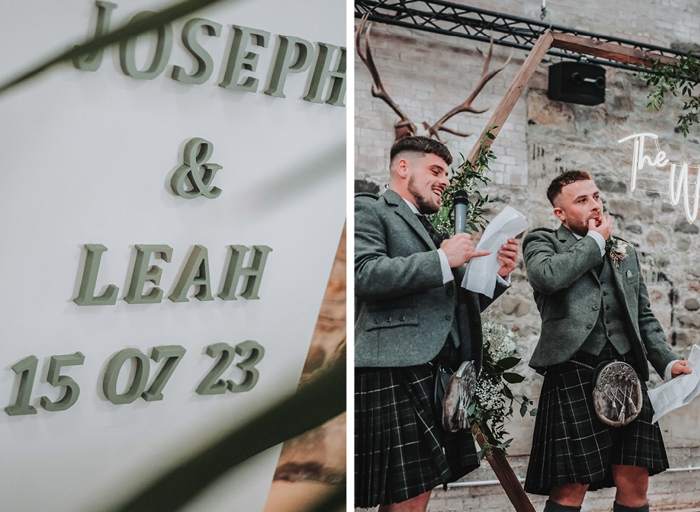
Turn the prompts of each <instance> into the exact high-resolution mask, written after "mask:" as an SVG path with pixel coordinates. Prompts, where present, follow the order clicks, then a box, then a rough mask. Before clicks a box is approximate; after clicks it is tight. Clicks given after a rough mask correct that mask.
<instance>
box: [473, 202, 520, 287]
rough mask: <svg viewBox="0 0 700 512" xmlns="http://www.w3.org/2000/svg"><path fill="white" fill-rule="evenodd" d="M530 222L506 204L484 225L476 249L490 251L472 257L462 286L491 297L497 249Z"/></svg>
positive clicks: (495, 271)
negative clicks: (485, 254)
mask: <svg viewBox="0 0 700 512" xmlns="http://www.w3.org/2000/svg"><path fill="white" fill-rule="evenodd" d="M529 226H530V224H529V223H528V222H527V219H526V218H525V216H524V215H523V214H522V213H520V212H519V211H518V210H516V209H515V208H512V207H510V206H506V207H505V208H503V211H501V213H499V214H498V215H496V218H495V219H493V220H492V221H491V223H490V224H489V225H488V226H487V227H486V230H485V231H484V234H483V236H482V237H481V240H480V241H479V244H478V245H477V246H476V250H477V251H491V254H489V255H488V256H482V257H480V258H474V259H472V260H471V261H470V262H469V265H468V266H467V272H466V273H465V274H464V279H463V280H462V286H463V287H464V288H466V289H467V290H470V291H472V292H476V293H483V294H484V295H486V296H487V297H489V298H493V292H494V290H495V289H496V274H497V273H498V269H499V268H501V264H500V263H499V262H498V254H497V253H498V249H500V247H501V245H503V244H504V243H506V241H507V240H508V239H509V238H514V237H516V236H518V235H519V234H520V233H522V232H523V231H525V230H526V229H527V228H528V227H529Z"/></svg>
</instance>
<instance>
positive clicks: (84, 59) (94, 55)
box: [73, 0, 117, 71]
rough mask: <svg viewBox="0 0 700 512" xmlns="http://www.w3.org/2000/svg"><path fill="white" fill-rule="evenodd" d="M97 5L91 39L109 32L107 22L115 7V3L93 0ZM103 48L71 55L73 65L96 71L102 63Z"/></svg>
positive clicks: (84, 69) (108, 22)
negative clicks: (95, 21) (75, 55)
mask: <svg viewBox="0 0 700 512" xmlns="http://www.w3.org/2000/svg"><path fill="white" fill-rule="evenodd" d="M95 5H96V6H97V23H96V24H95V36H94V37H93V39H98V38H100V37H102V36H103V35H105V34H107V33H108V32H109V24H110V20H111V18H112V10H114V9H115V8H116V7H117V4H113V3H112V2H102V1H100V0H98V1H97V2H95ZM103 53H104V48H100V49H99V50H95V51H92V52H90V53H88V54H85V55H80V56H78V57H73V65H74V66H75V67H76V68H78V69H82V70H83V71H97V70H98V69H99V68H100V64H102V54H103Z"/></svg>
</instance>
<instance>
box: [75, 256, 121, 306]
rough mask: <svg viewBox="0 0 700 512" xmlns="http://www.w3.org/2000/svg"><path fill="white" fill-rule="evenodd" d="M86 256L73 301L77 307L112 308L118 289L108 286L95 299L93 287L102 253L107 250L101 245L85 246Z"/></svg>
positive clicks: (95, 282)
mask: <svg viewBox="0 0 700 512" xmlns="http://www.w3.org/2000/svg"><path fill="white" fill-rule="evenodd" d="M85 249H86V250H87V255H86V256H85V268H84V269H83V280H82V281H81V282H80V291H79V292H78V296H77V297H76V298H75V299H73V302H75V303H76V304H77V305H78V306H114V304H116V303H117V294H118V293H119V288H117V287H116V286H114V285H113V284H110V285H109V286H108V287H107V290H105V292H104V293H103V294H102V295H100V296H98V297H95V285H96V284H97V272H98V271H99V270H100V260H101V259H102V253H103V252H105V251H106V250H107V248H106V247H105V246H104V245H102V244H85Z"/></svg>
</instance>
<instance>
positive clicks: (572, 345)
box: [523, 225, 678, 380]
mask: <svg viewBox="0 0 700 512" xmlns="http://www.w3.org/2000/svg"><path fill="white" fill-rule="evenodd" d="M626 251H627V257H625V258H624V259H622V260H621V261H619V266H617V265H615V264H612V269H613V275H614V280H615V286H616V288H617V291H618V299H619V300H621V301H622V302H623V304H622V305H623V310H624V311H625V313H626V320H627V327H628V329H627V333H628V336H629V338H630V339H629V341H630V344H631V345H632V349H633V351H634V353H635V357H636V359H637V360H638V361H640V362H642V361H647V360H648V361H649V362H650V363H651V365H652V366H653V367H654V369H655V370H656V371H657V372H658V373H659V375H662V376H663V374H664V370H665V368H666V366H667V365H668V363H670V362H671V361H673V360H675V359H678V358H677V357H676V355H675V354H674V353H673V352H672V351H671V349H670V348H669V346H668V342H667V340H666V336H665V335H664V332H663V329H662V328H661V325H660V324H659V322H658V320H657V319H656V317H655V316H654V313H652V311H651V304H650V302H649V295H648V293H647V288H646V285H645V284H644V279H643V277H642V273H641V272H640V268H639V258H638V256H637V252H636V251H635V250H634V247H632V245H628V246H627V247H626ZM523 256H524V258H525V267H526V268H527V275H528V279H529V281H530V285H531V286H532V288H533V289H534V291H535V293H534V295H535V301H536V302H537V308H538V309H539V312H540V316H541V318H542V331H541V333H540V339H539V342H538V343H537V347H536V348H535V351H534V353H533V354H532V358H531V359H530V366H531V367H533V368H535V369H541V368H546V367H547V366H551V365H555V364H558V363H563V362H564V361H567V360H569V359H570V358H571V356H573V355H574V354H575V353H576V352H577V351H578V350H579V349H580V348H581V346H582V345H583V343H584V341H585V340H586V338H587V337H588V335H589V334H590V333H591V331H592V330H593V327H594V325H595V322H596V319H597V318H598V314H599V312H600V311H599V308H600V304H601V287H600V283H599V281H598V279H596V277H595V276H594V275H593V271H594V270H593V269H594V268H595V267H596V266H597V265H598V264H599V263H601V261H602V260H601V256H600V248H599V247H598V244H597V243H596V241H595V240H593V239H592V238H591V237H583V238H582V239H581V240H577V239H576V237H575V236H574V235H573V234H572V233H571V232H570V231H569V230H568V229H566V228H565V227H564V226H563V225H562V226H560V227H559V229H557V230H556V231H550V230H536V231H533V232H530V233H529V234H528V235H527V236H526V237H525V240H524V241H523ZM605 258H609V256H608V255H607V254H606V255H605ZM640 366H642V368H641V370H642V377H643V378H644V380H648V379H649V369H648V367H647V365H646V364H644V365H640Z"/></svg>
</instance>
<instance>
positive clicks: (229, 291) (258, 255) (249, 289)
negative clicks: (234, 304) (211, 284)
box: [219, 245, 272, 300]
mask: <svg viewBox="0 0 700 512" xmlns="http://www.w3.org/2000/svg"><path fill="white" fill-rule="evenodd" d="M248 251H249V249H248V248H247V247H246V246H245V245H232V246H231V260H230V261H229V264H228V270H227V271H226V277H225V278H224V287H223V290H222V291H221V293H220V294H219V297H220V298H221V299H223V300H236V288H237V287H238V280H239V279H240V278H241V277H243V276H246V277H247V280H246V284H245V287H244V289H243V293H241V297H243V298H245V299H248V300H256V299H259V298H260V297H258V290H259V289H260V282H261V281H262V274H263V270H265V263H266V262H267V255H268V254H269V253H270V251H272V249H271V248H270V247H268V246H266V245H254V246H253V262H252V264H251V266H250V267H246V268H243V258H244V257H245V254H246V253H247V252H248Z"/></svg>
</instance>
